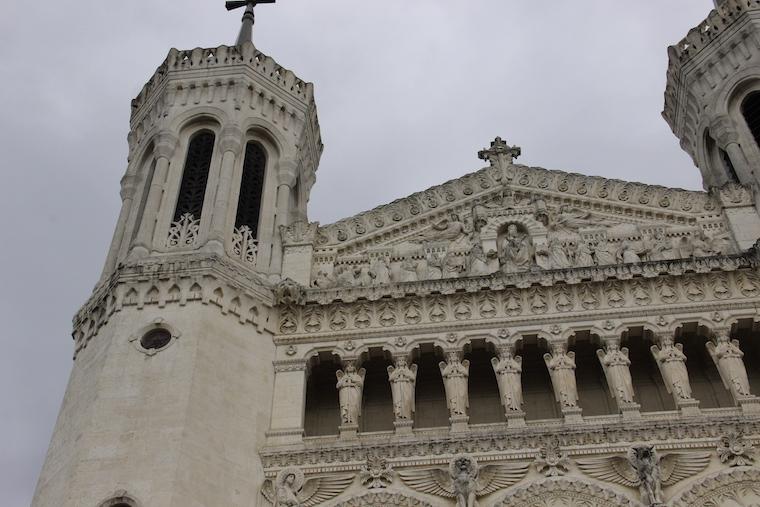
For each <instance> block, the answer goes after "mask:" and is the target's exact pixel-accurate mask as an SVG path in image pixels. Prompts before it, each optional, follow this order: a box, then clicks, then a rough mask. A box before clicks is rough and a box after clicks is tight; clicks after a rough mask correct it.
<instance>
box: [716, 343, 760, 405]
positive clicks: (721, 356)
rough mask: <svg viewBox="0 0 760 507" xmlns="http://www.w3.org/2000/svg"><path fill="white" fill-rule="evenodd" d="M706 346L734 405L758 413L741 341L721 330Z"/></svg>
mask: <svg viewBox="0 0 760 507" xmlns="http://www.w3.org/2000/svg"><path fill="white" fill-rule="evenodd" d="M705 346H706V347H707V350H708V352H709V353H710V356H711V357H712V359H713V361H714V362H715V366H717V367H718V372H719V373H720V377H721V379H722V380H723V385H724V386H725V387H726V389H727V390H728V391H729V392H730V393H731V396H732V397H733V399H734V403H736V405H738V406H740V407H742V410H743V411H745V412H755V411H757V410H758V408H760V405H758V401H759V400H758V398H757V397H756V396H753V395H752V393H750V388H749V378H748V377H747V368H746V366H745V365H744V359H743V357H744V352H742V351H741V349H740V348H739V340H732V339H731V330H730V329H719V330H716V331H715V336H714V337H713V338H712V340H711V341H709V342H707V343H706V344H705Z"/></svg>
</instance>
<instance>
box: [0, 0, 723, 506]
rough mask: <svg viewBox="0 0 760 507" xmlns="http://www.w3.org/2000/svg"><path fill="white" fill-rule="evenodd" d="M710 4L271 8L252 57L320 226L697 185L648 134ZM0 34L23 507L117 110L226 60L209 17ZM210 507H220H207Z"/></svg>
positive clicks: (118, 18)
mask: <svg viewBox="0 0 760 507" xmlns="http://www.w3.org/2000/svg"><path fill="white" fill-rule="evenodd" d="M711 7H712V1H711V0H636V1H634V2H631V1H625V0H549V1H535V0H376V1H370V0H279V1H278V3H277V4H276V5H264V6H261V7H259V8H258V14H257V25H256V31H255V38H256V44H257V46H258V47H259V49H260V50H262V51H263V52H265V53H267V54H269V55H271V56H272V57H274V58H275V59H276V60H277V61H278V62H279V63H280V64H281V65H283V66H285V67H287V68H290V69H292V70H293V71H294V72H295V73H296V74H297V75H298V76H300V77H301V78H303V79H305V80H308V81H312V82H314V83H315V87H316V98H317V104H318V108H319V115H320V120H321V125H322V134H323V138H324V142H325V146H326V148H325V153H324V156H323V158H322V164H321V167H320V169H319V172H318V173H317V176H318V178H317V184H316V186H315V188H314V191H313V193H312V199H311V204H310V218H311V219H312V220H319V221H321V222H322V223H328V222H331V221H334V220H336V219H338V218H341V217H344V216H349V215H352V214H354V213H356V212H358V211H361V210H364V209H369V208H372V207H374V206H376V205H378V204H382V203H385V202H389V201H391V200H393V199H396V198H399V197H403V196H404V195H408V194H410V193H412V192H415V191H417V190H422V189H424V188H427V187H428V186H431V185H434V184H437V183H440V182H443V181H445V180H448V179H451V178H455V177H458V176H460V175H462V174H464V173H467V172H470V171H474V170H477V169H479V168H480V167H481V163H480V161H479V160H477V156H476V153H477V151H478V150H479V149H480V148H482V147H484V146H486V145H487V144H488V142H489V141H490V140H492V139H493V138H494V137H495V136H497V135H500V136H503V137H504V138H505V139H507V140H508V141H509V142H511V143H515V144H518V145H520V146H521V147H522V148H523V154H524V155H523V158H521V159H520V161H521V162H523V163H528V164H531V165H540V166H543V167H546V168H550V169H562V170H567V171H574V172H580V173H585V174H592V175H601V176H607V177H612V178H622V179H629V180H637V181H644V182H648V183H657V184H662V185H668V186H678V187H684V188H691V189H697V188H700V185H701V182H700V180H699V177H698V171H697V169H696V168H694V167H693V165H692V163H691V161H690V159H689V158H688V157H687V156H686V155H685V154H684V153H682V152H681V150H680V148H679V146H678V142H677V140H676V139H675V138H674V137H673V136H672V134H671V133H670V131H669V129H668V127H667V125H666V124H665V122H664V121H663V120H662V119H661V117H660V111H661V110H662V100H663V99H662V97H663V92H664V89H665V68H666V61H667V53H666V47H667V46H668V45H669V44H673V43H675V42H677V41H678V40H680V39H681V38H682V37H683V36H684V35H686V33H687V31H688V30H689V29H690V28H691V27H693V26H695V25H696V24H697V23H699V22H700V21H701V20H702V19H704V18H705V17H706V15H707V13H708V11H709V9H710V8H711ZM2 11H3V12H2V15H1V16H0V47H2V48H3V57H2V60H3V63H2V64H1V65H0V83H1V84H0V90H2V104H3V106H2V113H0V168H1V169H2V175H3V180H2V183H0V225H1V226H2V228H1V229H0V230H2V232H3V234H4V239H3V240H2V244H3V246H4V248H2V250H0V269H2V277H1V278H0V282H1V283H2V291H1V293H0V321H1V322H2V326H3V331H2V335H0V339H1V340H2V345H3V348H2V351H3V353H2V355H0V435H2V437H1V438H2V440H1V441H0V497H2V499H1V500H0V504H2V505H4V506H7V507H16V506H25V505H29V503H30V501H31V497H32V493H33V489H34V486H35V483H36V480H37V475H38V473H39V469H40V467H41V465H42V462H43V459H44V454H45V451H46V448H47V446H48V442H49V438H50V435H51V431H52V429H53V425H54V424H55V418H56V414H57V412H58V408H59V406H60V403H61V400H62V397H63V393H64V390H65V387H66V382H67V377H68V373H69V370H70V368H71V365H72V362H71V353H72V343H71V338H70V330H71V316H72V315H73V314H74V312H75V311H76V310H77V308H78V307H79V305H81V304H82V303H83V302H84V301H85V298H86V297H87V296H88V294H89V292H90V290H91V289H92V286H93V284H94V283H95V281H96V279H97V277H98V275H99V273H100V269H101V266H102V263H103V261H104V257H105V252H106V248H107V245H108V242H109V241H110V237H111V234H112V231H113V227H114V224H115V221H116V215H117V213H118V209H119V197H118V190H119V179H120V177H121V176H122V173H123V171H124V170H125V168H126V153H127V143H126V135H127V130H128V118H129V111H130V108H129V101H130V99H131V98H132V97H133V96H135V95H136V94H137V92H138V91H139V90H140V88H141V87H142V84H143V83H144V82H145V81H146V80H147V79H148V78H149V77H150V76H151V74H152V73H153V71H154V70H155V68H156V67H157V66H158V65H159V64H160V63H161V62H162V60H163V59H164V57H165V56H166V53H167V51H168V49H169V48H170V47H172V46H174V47H178V48H181V49H190V48H193V47H196V46H202V47H212V46H217V45H219V44H222V43H232V42H233V41H234V39H235V36H236V34H237V30H238V26H239V19H240V15H241V14H240V12H235V13H232V14H228V13H227V12H226V11H225V10H224V7H223V1H222V0H183V1H179V0H176V1H164V2H158V1H156V0H129V1H124V2H119V1H114V0H97V1H96V0H76V1H67V2H60V1H55V2H53V1H49V2H29V1H22V0H5V1H4V2H3V7H2ZM209 507H212V506H209Z"/></svg>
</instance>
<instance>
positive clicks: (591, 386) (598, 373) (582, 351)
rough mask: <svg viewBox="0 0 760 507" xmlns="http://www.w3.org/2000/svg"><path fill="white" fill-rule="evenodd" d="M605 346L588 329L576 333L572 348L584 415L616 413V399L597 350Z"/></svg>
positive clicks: (579, 396)
mask: <svg viewBox="0 0 760 507" xmlns="http://www.w3.org/2000/svg"><path fill="white" fill-rule="evenodd" d="M600 348H603V347H602V346H601V345H599V344H598V343H596V342H594V341H592V339H591V335H590V333H589V332H587V331H583V332H578V333H576V334H575V343H574V344H573V346H572V347H570V349H571V350H572V351H573V352H575V365H576V369H575V382H576V385H577V386H578V404H579V405H580V407H581V408H582V409H583V415H584V416H595V415H607V414H616V413H617V412H618V409H617V405H616V404H615V400H614V399H612V396H611V393H610V390H609V386H608V385H607V378H606V377H605V375H604V370H603V369H602V364H601V363H600V362H599V356H598V355H597V354H596V351H597V350H599V349H600Z"/></svg>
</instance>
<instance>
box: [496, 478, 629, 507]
mask: <svg viewBox="0 0 760 507" xmlns="http://www.w3.org/2000/svg"><path fill="white" fill-rule="evenodd" d="M556 505H562V506H563V507H638V506H640V505H641V504H640V503H639V502H637V501H635V500H631V499H630V498H627V497H625V496H623V495H621V494H620V493H616V492H615V491H612V490H610V489H605V488H602V487H600V486H597V485H595V484H588V483H586V482H583V481H579V480H577V479H573V480H570V479H547V480H544V481H540V482H534V483H532V484H529V485H527V486H521V487H519V488H517V489H516V490H515V491H512V492H510V493H509V494H508V495H507V496H506V497H505V498H504V499H502V500H501V501H499V502H497V503H495V504H494V507H554V506H556Z"/></svg>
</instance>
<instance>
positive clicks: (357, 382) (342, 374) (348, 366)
mask: <svg viewBox="0 0 760 507" xmlns="http://www.w3.org/2000/svg"><path fill="white" fill-rule="evenodd" d="M343 364H344V367H343V370H338V371H337V372H335V376H336V377H337V378H338V383H337V384H336V385H335V387H336V388H337V389H338V399H339V402H340V427H339V430H340V437H341V438H347V439H352V438H356V437H357V433H358V431H359V419H360V418H361V412H362V393H363V391H364V376H365V375H366V373H367V372H366V370H365V369H364V368H361V369H359V370H357V369H356V359H354V358H351V359H344V361H343Z"/></svg>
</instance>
